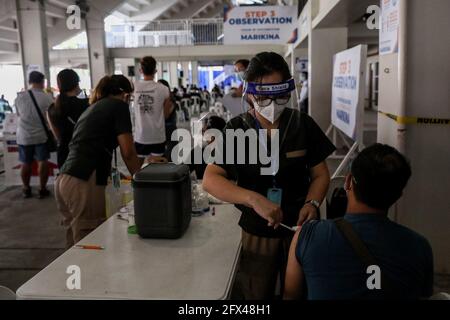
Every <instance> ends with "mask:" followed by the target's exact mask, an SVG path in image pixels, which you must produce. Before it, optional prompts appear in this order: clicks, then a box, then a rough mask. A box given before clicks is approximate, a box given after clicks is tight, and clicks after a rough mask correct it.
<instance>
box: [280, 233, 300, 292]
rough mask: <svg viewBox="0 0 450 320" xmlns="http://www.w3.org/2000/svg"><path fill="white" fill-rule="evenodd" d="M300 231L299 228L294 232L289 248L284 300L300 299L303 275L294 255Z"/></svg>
mask: <svg viewBox="0 0 450 320" xmlns="http://www.w3.org/2000/svg"><path fill="white" fill-rule="evenodd" d="M300 233H301V228H299V230H297V232H296V233H295V235H294V238H293V239H292V242H291V246H290V248H289V258H288V264H287V268H286V279H285V292H284V299H286V300H296V299H300V298H301V296H302V290H303V282H304V275H303V269H302V266H301V265H300V263H299V261H298V260H297V255H296V252H297V245H298V238H299V236H300Z"/></svg>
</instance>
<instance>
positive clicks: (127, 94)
mask: <svg viewBox="0 0 450 320" xmlns="http://www.w3.org/2000/svg"><path fill="white" fill-rule="evenodd" d="M132 94H133V86H132V84H131V83H130V81H129V80H128V79H127V78H126V77H124V76H122V75H113V76H105V77H104V78H103V79H101V80H100V82H99V83H98V84H97V87H96V88H95V90H94V92H93V94H92V96H91V101H90V102H91V106H90V107H89V108H88V109H87V110H86V111H85V112H84V113H83V114H82V115H81V117H80V118H79V119H78V122H77V124H76V125H75V129H74V133H73V137H72V141H71V142H70V145H69V155H68V157H67V159H66V162H65V163H64V165H63V167H62V168H61V174H60V176H59V177H58V178H57V179H56V183H55V196H56V201H57V205H58V210H59V212H60V213H61V215H62V217H63V225H64V227H65V228H66V246H67V248H70V247H71V246H72V245H73V244H75V243H77V242H78V241H80V240H81V239H83V238H84V237H85V236H87V235H88V234H89V233H90V232H92V231H93V230H94V229H95V228H97V227H98V226H99V225H100V224H102V223H103V222H104V221H105V220H106V200H105V188H106V185H107V183H108V177H111V178H112V180H113V183H114V184H116V183H117V180H118V179H120V175H119V172H118V169H117V164H115V167H113V168H112V166H111V163H112V162H113V159H114V162H115V163H117V155H116V149H117V147H119V148H120V152H121V156H122V159H123V160H124V162H125V164H126V166H127V168H128V170H129V172H130V174H131V175H134V174H135V173H136V172H137V171H138V170H139V169H140V168H141V166H142V163H143V159H140V158H138V157H137V154H136V150H135V147H134V143H133V135H132V125H131V116H130V109H129V104H130V98H131V95H132Z"/></svg>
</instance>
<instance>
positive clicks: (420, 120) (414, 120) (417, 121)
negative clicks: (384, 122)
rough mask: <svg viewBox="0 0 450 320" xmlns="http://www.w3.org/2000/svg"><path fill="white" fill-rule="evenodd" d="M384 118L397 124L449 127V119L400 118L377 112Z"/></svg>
mask: <svg viewBox="0 0 450 320" xmlns="http://www.w3.org/2000/svg"><path fill="white" fill-rule="evenodd" d="M378 113H381V114H383V115H385V116H386V117H388V118H390V119H392V120H394V121H395V122H397V123H398V124H427V125H450V119H439V118H421V117H400V116H396V115H394V114H391V113H386V112H383V111H378Z"/></svg>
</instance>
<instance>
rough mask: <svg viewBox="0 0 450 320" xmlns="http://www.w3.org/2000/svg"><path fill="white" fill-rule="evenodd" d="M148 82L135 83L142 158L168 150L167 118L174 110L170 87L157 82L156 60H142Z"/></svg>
mask: <svg viewBox="0 0 450 320" xmlns="http://www.w3.org/2000/svg"><path fill="white" fill-rule="evenodd" d="M141 72H142V74H143V75H144V80H142V81H138V82H136V83H135V90H134V114H135V135H134V140H135V144H136V151H137V153H138V155H139V156H140V157H148V156H154V157H161V156H163V155H164V153H165V150H166V127H165V119H167V118H168V117H169V116H170V113H171V111H172V109H173V104H172V101H171V100H170V92H169V89H168V88H167V87H165V86H164V85H162V84H160V83H158V82H156V81H155V80H154V78H155V74H156V60H155V59H154V58H153V57H144V58H142V59H141Z"/></svg>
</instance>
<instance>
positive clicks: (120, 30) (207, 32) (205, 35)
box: [106, 19, 223, 48]
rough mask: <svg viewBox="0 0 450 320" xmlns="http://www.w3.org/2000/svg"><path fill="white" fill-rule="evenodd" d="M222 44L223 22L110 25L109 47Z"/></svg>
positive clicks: (210, 20) (213, 20) (166, 21)
mask: <svg viewBox="0 0 450 320" xmlns="http://www.w3.org/2000/svg"><path fill="white" fill-rule="evenodd" d="M221 44H223V19H194V20H159V21H151V22H127V23H124V24H121V25H113V26H111V28H110V30H108V31H107V32H106V45H107V47H108V48H141V47H163V46H193V45H194V46H195V45H221Z"/></svg>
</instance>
